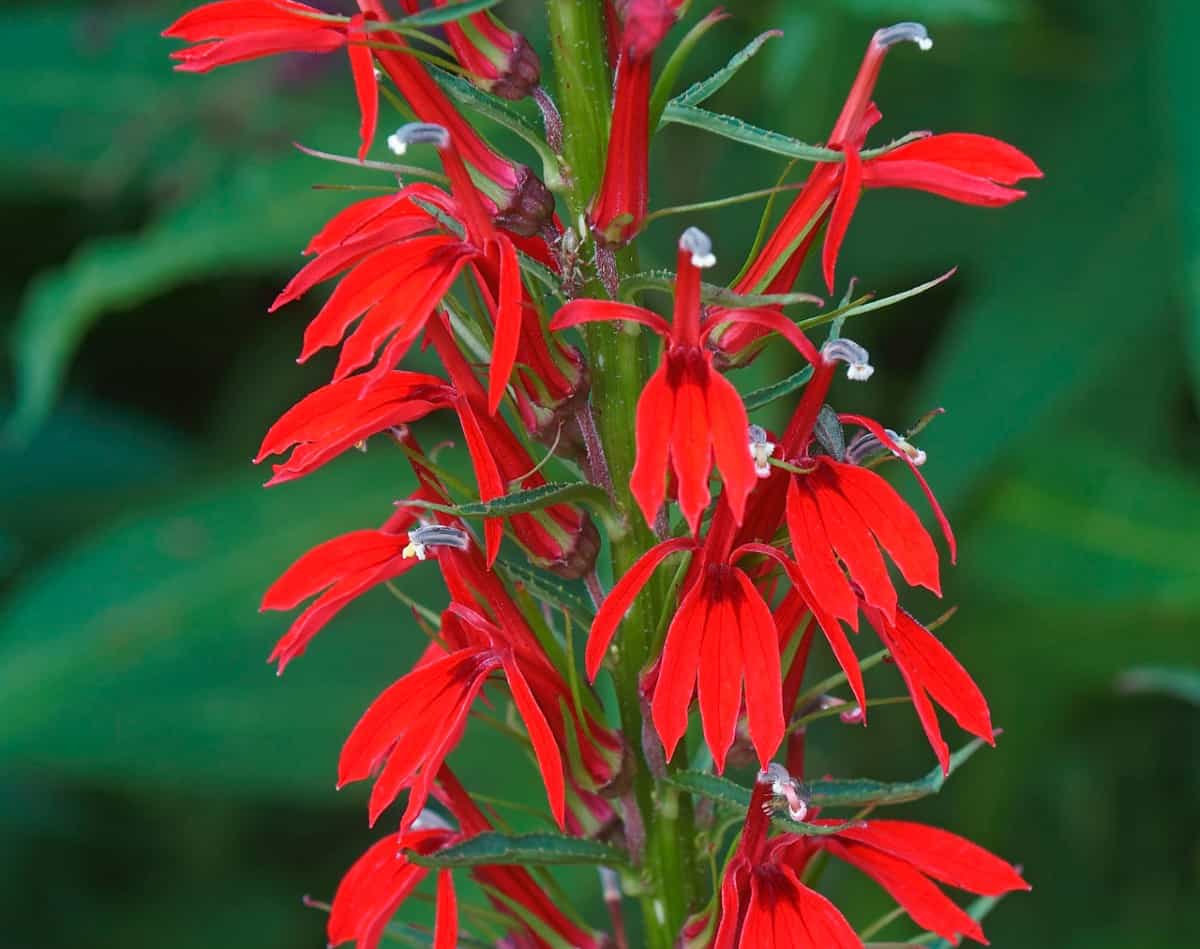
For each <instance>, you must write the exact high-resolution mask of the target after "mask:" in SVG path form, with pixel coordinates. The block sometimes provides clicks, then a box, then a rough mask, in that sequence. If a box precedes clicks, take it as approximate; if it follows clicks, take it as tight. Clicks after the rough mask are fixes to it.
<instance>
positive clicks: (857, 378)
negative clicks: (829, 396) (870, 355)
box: [846, 363, 875, 382]
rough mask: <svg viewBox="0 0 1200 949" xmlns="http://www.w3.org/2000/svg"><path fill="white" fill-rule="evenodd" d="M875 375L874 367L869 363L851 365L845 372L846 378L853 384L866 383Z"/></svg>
mask: <svg viewBox="0 0 1200 949" xmlns="http://www.w3.org/2000/svg"><path fill="white" fill-rule="evenodd" d="M874 373H875V367H874V366H872V365H870V364H869V363H852V364H851V365H850V368H848V369H847V370H846V378H847V379H850V380H852V381H854V382H866V381H867V380H868V379H870V378H871V376H872V375H874Z"/></svg>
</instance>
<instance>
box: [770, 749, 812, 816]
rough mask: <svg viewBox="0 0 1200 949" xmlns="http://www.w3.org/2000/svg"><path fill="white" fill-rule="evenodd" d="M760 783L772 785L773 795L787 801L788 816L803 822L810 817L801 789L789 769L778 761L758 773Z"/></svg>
mask: <svg viewBox="0 0 1200 949" xmlns="http://www.w3.org/2000/svg"><path fill="white" fill-rule="evenodd" d="M758 783H759V784H769V785H771V793H772V794H773V795H775V796H776V797H781V798H783V799H784V800H785V801H787V809H788V816H789V817H790V818H791V819H792V820H795V821H802V820H804V818H805V817H807V816H808V802H807V801H805V800H804V798H803V797H801V795H800V788H799V786H798V785H797V784H796V781H795V779H794V778H793V777H792V776H791V775H790V774H788V771H787V768H785V767H784V766H783V765H781V764H780V763H779V762H778V761H772V762H771V763H770V764H769V765H767V767H766V768H765V769H764V770H762V771H760V772H758Z"/></svg>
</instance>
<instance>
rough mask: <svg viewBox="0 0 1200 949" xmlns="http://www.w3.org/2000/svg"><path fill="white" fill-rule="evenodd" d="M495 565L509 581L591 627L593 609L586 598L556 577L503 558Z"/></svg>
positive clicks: (585, 626) (585, 625) (593, 614)
mask: <svg viewBox="0 0 1200 949" xmlns="http://www.w3.org/2000/svg"><path fill="white" fill-rule="evenodd" d="M496 566H497V568H498V569H499V570H500V572H501V573H503V574H504V575H505V576H506V577H507V578H508V579H509V580H510V581H512V582H514V583H520V584H521V585H523V586H524V587H525V589H526V590H528V591H529V592H530V594H532V595H533V596H534V597H535V598H537V599H538V600H542V601H544V602H546V603H549V604H551V605H552V606H556V607H558V608H559V609H561V610H565V611H566V612H567V613H569V614H570V616H571V620H572V621H573V622H576V623H579V624H580V625H581V626H583V627H584V628H585V629H587V628H590V627H591V625H592V620H593V619H594V618H595V610H593V609H592V606H591V604H590V603H589V602H588V601H587V600H585V599H584V598H583V597H581V596H580V595H579V594H577V593H576V592H575V591H573V590H572V589H571V588H570V587H569V586H568V585H567V584H566V583H565V582H564V581H562V580H560V579H559V578H558V577H554V576H551V575H550V574H547V573H543V572H542V571H540V570H534V569H533V568H532V567H530V566H529V565H528V564H525V563H516V562H514V561H509V560H504V559H501V560H499V561H497V563H496Z"/></svg>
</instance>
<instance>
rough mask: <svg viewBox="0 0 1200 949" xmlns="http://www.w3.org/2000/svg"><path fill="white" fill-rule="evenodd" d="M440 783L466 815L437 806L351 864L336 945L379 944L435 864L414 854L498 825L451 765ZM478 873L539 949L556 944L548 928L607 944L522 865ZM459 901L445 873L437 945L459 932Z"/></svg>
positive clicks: (567, 937)
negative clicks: (440, 812)
mask: <svg viewBox="0 0 1200 949" xmlns="http://www.w3.org/2000/svg"><path fill="white" fill-rule="evenodd" d="M437 784H438V786H437V787H436V788H435V789H434V793H435V794H436V795H437V797H438V800H439V801H440V802H441V803H442V804H443V805H444V806H445V807H446V809H447V810H449V811H450V813H451V814H452V815H453V816H454V817H455V819H456V820H457V821H458V824H459V828H460V829H458V830H455V829H454V828H453V827H451V826H450V825H449V824H447V823H446V822H444V821H443V820H441V819H440V818H439V817H438V816H437V815H436V814H434V813H433V812H431V811H426V812H424V813H423V814H422V815H421V818H420V819H419V822H418V823H419V824H420V825H421V826H419V827H418V826H414V827H412V828H410V829H409V830H404V831H401V832H400V833H398V834H392V835H390V836H388V837H385V838H384V839H382V840H380V841H377V842H376V843H375V844H373V845H372V846H371V848H370V849H369V850H368V851H367V852H366V853H365V854H363V855H362V856H361V857H360V858H359V859H358V860H357V861H355V863H354V865H353V866H352V867H351V868H350V869H349V871H347V873H346V875H345V876H344V877H343V878H342V882H341V883H340V884H339V885H338V889H337V894H336V895H335V896H334V899H333V908H332V911H331V913H330V915H329V926H328V933H329V942H330V945H335V946H336V945H340V944H341V943H344V942H350V941H355V942H356V943H357V946H358V949H376V947H377V946H378V945H379V942H380V940H381V939H382V937H383V933H384V930H385V929H386V928H387V925H388V923H389V922H390V921H391V918H392V916H393V915H394V914H395V912H396V910H397V909H399V908H400V906H401V905H402V904H403V903H404V901H405V900H407V899H408V897H409V896H411V895H412V893H413V891H414V890H415V889H416V887H417V886H418V885H419V884H420V883H421V881H422V880H423V879H425V877H426V876H427V875H428V874H429V873H430V872H432V871H430V870H429V869H428V868H426V867H422V866H419V865H417V864H415V863H412V862H410V860H409V858H408V856H407V853H408V852H410V851H411V852H415V853H418V854H425V855H428V854H431V853H434V852H436V851H438V850H440V849H442V848H444V847H447V846H450V845H453V844H457V843H461V842H463V841H466V840H469V839H470V838H472V837H474V836H476V835H478V834H480V833H483V832H484V831H488V830H491V829H492V825H491V823H490V822H489V821H488V819H487V818H486V817H485V816H484V815H483V813H482V812H481V811H480V810H479V808H478V807H477V806H476V805H475V802H474V801H472V800H471V798H470V796H469V795H468V794H467V792H466V791H465V790H464V789H463V787H462V785H461V784H459V782H458V779H457V778H455V776H454V775H453V773H452V772H451V771H450V769H449V768H448V767H446V766H443V767H442V769H441V771H440V772H439V773H438V778H437ZM471 876H473V877H474V878H475V880H476V881H477V882H478V883H479V884H480V885H481V886H482V887H483V889H484V892H485V893H486V894H487V897H488V900H489V901H490V902H491V904H492V906H493V908H494V909H495V910H496V912H498V913H500V914H501V915H502V916H504V917H505V918H506V921H507V922H508V924H509V925H510V926H512V927H513V934H514V937H516V938H521V939H523V940H527V943H523V944H527V945H529V946H532V947H534V949H550V946H551V943H549V942H547V941H546V940H545V939H544V938H543V934H546V933H548V934H553V935H554V936H557V937H559V938H561V939H562V940H563V942H564V943H565V944H567V945H571V946H579V947H581V949H599V946H600V942H599V941H598V940H597V939H596V937H595V935H594V934H593V933H591V932H590V931H588V930H586V929H584V928H582V927H580V926H579V925H578V924H576V923H575V922H573V921H572V920H571V919H570V918H569V917H568V916H567V915H566V914H564V913H563V911H562V910H561V909H559V907H558V906H557V905H556V904H555V902H554V901H553V900H552V899H551V897H550V896H549V895H548V894H547V893H546V892H545V891H544V890H543V889H542V888H541V887H540V886H539V885H538V883H537V881H536V880H535V879H534V878H533V876H531V875H530V873H529V871H527V870H525V869H524V868H523V867H518V866H486V865H485V866H477V867H473V868H472V869H471ZM457 910H458V906H457V900H456V898H455V894H454V884H453V877H452V875H451V871H449V870H441V871H439V872H438V886H437V905H436V911H437V923H436V927H435V933H434V943H433V944H434V947H435V949H452V947H453V946H454V945H456V937H457V933H458V912H457Z"/></svg>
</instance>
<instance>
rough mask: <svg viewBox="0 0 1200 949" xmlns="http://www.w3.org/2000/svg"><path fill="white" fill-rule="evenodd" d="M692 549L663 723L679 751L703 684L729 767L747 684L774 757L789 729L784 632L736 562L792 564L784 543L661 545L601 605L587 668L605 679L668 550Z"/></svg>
mask: <svg viewBox="0 0 1200 949" xmlns="http://www.w3.org/2000/svg"><path fill="white" fill-rule="evenodd" d="M684 550H692V551H693V552H694V554H693V556H694V557H695V559H694V561H693V563H692V565H691V568H690V569H689V574H688V580H687V581H685V590H686V592H685V593H684V596H683V600H682V602H681V603H680V604H679V608H678V609H677V610H676V611H675V615H674V617H673V618H672V620H671V625H670V627H669V628H668V629H667V636H666V640H665V642H664V643H663V651H662V657H661V659H660V660H659V664H658V674H657V681H656V683H655V686H654V698H653V700H652V702H651V712H652V715H653V719H654V726H655V729H656V730H657V732H658V735H659V738H660V739H661V740H662V743H663V746H664V748H665V749H666V754H667V757H668V758H670V757H671V756H672V755H673V754H674V752H675V748H676V746H677V745H678V743H679V739H680V738H682V737H683V734H684V732H686V731H687V724H688V712H689V710H690V708H691V703H692V695H693V694H694V693H695V692H696V691H697V686H698V687H699V695H700V717H701V721H702V723H703V726H704V739H705V742H706V743H707V745H708V747H709V749H710V750H711V751H712V756H713V761H714V762H715V763H716V767H717V770H718V771H723V770H724V769H725V756H726V754H727V753H728V751H729V748H730V746H731V745H732V744H733V739H734V733H735V731H736V728H737V721H738V716H739V714H740V712H741V708H742V686H743V682H744V683H745V707H746V715H747V718H748V720H749V726H750V738H751V741H752V742H753V744H754V748H755V750H756V751H757V753H758V757H759V761H760V762H761V763H762V764H763V765H765V764H766V763H767V762H768V761H769V760H770V759H771V756H772V755H773V754H774V753H775V751H776V749H777V748H778V747H779V743H780V742H781V741H782V740H783V733H784V719H783V706H782V698H781V689H782V679H781V674H780V668H779V637H778V633H777V632H776V628H775V622H774V620H773V618H772V616H771V610H770V607H768V605H767V603H766V601H764V599H763V596H762V594H761V593H760V592H759V591H758V589H757V588H756V587H755V586H754V584H753V582H752V581H751V580H750V577H749V576H748V575H747V574H746V573H745V572H744V571H743V570H742V569H741V568H739V567H737V566H736V565H735V564H736V562H737V561H738V560H739V559H740V558H742V557H744V556H748V555H765V556H768V557H771V558H773V559H776V560H779V561H781V562H782V560H783V557H782V555H781V554H780V553H779V552H778V551H777V550H774V549H773V548H769V547H766V546H764V545H762V544H749V545H746V546H745V547H739V548H737V549H735V550H732V551H724V550H722V549H721V547H720V546H718V544H717V543H716V542H715V538H714V536H713V534H712V533H710V534H709V538H708V540H707V541H706V543H705V546H704V547H703V548H698V547H697V545H696V543H695V542H694V541H693V540H691V539H689V538H677V539H675V540H668V541H665V542H664V543H661V544H659V545H657V546H656V547H652V548H651V549H650V550H648V551H647V552H646V553H645V554H644V555H643V556H642V558H641V559H640V560H638V562H637V563H636V564H634V566H633V568H632V569H631V570H630V571H629V572H628V573H626V574H625V575H624V576H623V577H621V579H620V580H618V581H617V583H616V585H615V586H614V587H613V588H612V590H611V591H610V592H609V594H608V596H607V598H605V600H604V603H603V604H601V606H600V610H599V611H598V612H597V614H596V618H595V620H594V621H593V623H592V629H591V634H590V635H589V637H588V643H587V653H586V667H587V673H588V675H589V676H590V677H591V678H592V679H595V677H596V674H597V672H598V671H599V669H600V664H601V662H603V660H604V656H605V653H606V652H607V650H608V646H609V643H610V642H611V641H612V638H613V635H614V634H615V633H616V629H617V625H618V624H619V623H620V622H621V620H622V619H623V618H624V616H625V613H626V611H627V610H628V609H629V607H630V605H631V604H632V603H633V600H634V598H635V597H636V596H637V594H638V592H639V591H640V590H641V588H642V587H643V586H645V584H646V582H647V581H648V580H649V579H650V576H651V575H652V574H653V573H654V570H655V569H656V568H657V567H658V565H659V564H660V563H662V561H663V560H664V559H665V558H667V557H668V556H670V555H671V554H674V553H679V552H681V551H684Z"/></svg>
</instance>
